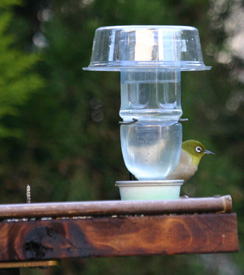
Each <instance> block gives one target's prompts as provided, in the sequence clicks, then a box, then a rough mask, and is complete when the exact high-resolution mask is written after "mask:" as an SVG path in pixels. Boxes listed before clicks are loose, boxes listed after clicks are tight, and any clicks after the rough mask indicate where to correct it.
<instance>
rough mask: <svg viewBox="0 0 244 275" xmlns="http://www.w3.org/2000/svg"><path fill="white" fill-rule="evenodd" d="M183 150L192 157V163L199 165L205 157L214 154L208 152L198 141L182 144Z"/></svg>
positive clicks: (191, 140) (192, 140)
mask: <svg viewBox="0 0 244 275" xmlns="http://www.w3.org/2000/svg"><path fill="white" fill-rule="evenodd" d="M182 149H183V150H184V151H185V152H187V153H188V154H190V155H191V157H192V162H193V163H194V164H195V165H198V164H199V162H200V160H201V159H202V157H203V156H205V155H209V154H213V155H214V153H213V152H211V151H209V150H206V148H205V146H204V145H203V144H202V143H201V142H200V141H197V140H194V139H189V140H186V141H184V142H183V143H182Z"/></svg>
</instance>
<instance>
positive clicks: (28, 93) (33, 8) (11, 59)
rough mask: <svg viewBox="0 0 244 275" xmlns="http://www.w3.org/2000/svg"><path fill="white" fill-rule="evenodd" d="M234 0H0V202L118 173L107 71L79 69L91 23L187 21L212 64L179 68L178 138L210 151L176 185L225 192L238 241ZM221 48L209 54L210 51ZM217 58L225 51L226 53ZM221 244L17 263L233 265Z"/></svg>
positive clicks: (103, 183) (58, 196) (194, 269)
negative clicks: (217, 250)
mask: <svg viewBox="0 0 244 275" xmlns="http://www.w3.org/2000/svg"><path fill="white" fill-rule="evenodd" d="M236 5H239V6H240V8H243V7H242V5H243V3H242V2H241V1H239V0H235V1H228V0H224V1H213V0H212V1H207V0H194V1H193V0H184V1H175V0H171V1H169V0H150V1H146V0H131V1H130V0H113V1H111V0H103V1H99V0H79V1H78V0H59V1H58V0H56V1H55V0H54V1H48V0H46V1H45V0H36V1H31V0H25V1H24V0H23V1H22V2H20V3H19V1H16V0H15V1H14V0H4V1H1V3H0V188H1V193H0V201H1V203H11V202H24V201H25V186H26V184H31V186H32V197H33V200H34V201H42V202H44V201H71V200H106V199H118V192H117V190H116V189H115V187H114V182H115V180H118V179H127V178H128V175H127V171H126V169H125V167H124V164H123V160H122V155H121V150H120V141H119V126H118V120H119V116H118V111H119V105H120V96H119V74H117V73H110V72H85V71H82V70H81V68H82V67H84V66H87V65H88V63H89V59H90V53H91V47H92V39H93V35H94V31H95V29H96V28H97V27H100V26H105V25H131V24H145V25H147V24H155V25H167V24H169V25H170V24H171V25H192V26H195V27H197V28H198V29H199V32H200V37H201V43H202V49H203V52H204V59H205V63H206V64H208V65H212V66H213V69H212V70H211V71H206V72H187V73H183V74H182V78H183V87H182V91H183V93H182V105H183V110H184V117H189V118H190V121H189V122H186V123H184V139H187V138H196V139H199V140H201V141H203V143H205V144H206V145H207V147H208V148H209V149H210V150H212V151H215V152H216V156H215V157H209V158H206V159H204V160H203V161H202V163H201V167H200V169H199V172H198V173H197V175H196V176H195V177H194V178H193V179H192V180H191V181H190V182H189V183H188V184H187V185H186V186H185V187H184V192H185V193H189V194H190V196H212V195H224V194H231V195H232V197H233V201H234V210H235V211H236V212H237V213H238V221H239V236H240V241H241V249H242V246H243V240H242V236H243V231H244V218H243V216H242V214H241V213H242V211H243V210H244V206H243V199H244V198H243V185H242V180H243V169H242V165H241V164H242V163H241V160H242V156H243V154H244V145H243V122H242V117H243V108H241V107H243V94H242V95H241V91H242V90H243V79H241V78H240V77H239V75H240V73H241V72H242V74H243V56H242V57H241V56H238V55H237V54H235V53H234V52H233V51H232V50H231V48H230V47H228V45H227V43H226V41H227V39H228V38H229V36H230V35H231V34H230V33H228V32H227V30H226V22H227V21H228V19H229V17H230V16H231V14H232V12H233V7H234V6H236ZM221 54H222V55H223V54H224V55H225V56H229V59H225V60H224V61H221V58H219V56H220V55H221ZM226 60H227V61H226ZM243 263H244V262H243V252H242V250H241V251H240V252H239V253H236V254H231V255H180V256H153V257H151V256H150V257H128V258H126V257H122V258H109V259H102V258H101V259H85V260H76V261H64V262H63V263H61V266H60V267H59V268H56V269H55V268H54V269H52V270H46V271H45V270H44V271H43V270H39V271H38V270H22V274H89V275H93V274H94V275H95V274H117V275H118V274H135V275H136V274H145V275H148V274H183V275H184V274H198V275H201V274H206V273H207V274H221V275H222V274H231V275H232V274H243V273H244V264H243Z"/></svg>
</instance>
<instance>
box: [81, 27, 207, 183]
mask: <svg viewBox="0 0 244 275" xmlns="http://www.w3.org/2000/svg"><path fill="white" fill-rule="evenodd" d="M85 69H86V70H91V71H120V73H121V108H120V116H121V118H122V119H123V123H124V125H121V147H122V154H123V158H124V161H125V165H126V167H127V168H128V170H129V171H130V172H131V173H132V174H134V175H135V176H136V178H137V179H139V180H162V179H165V178H166V177H167V175H168V174H169V173H170V171H172V170H173V169H174V168H175V167H176V165H177V163H178V161H179V156H180V152H181V141H182V127H181V124H180V123H178V121H179V119H180V117H181V115H182V109H181V90H180V74H181V71H201V70H209V69H210V67H208V66H205V64H204V62H203V58H202V52H201V44H200V39H199V34H198V30H197V29H196V28H194V27H191V26H152V25H151V26H143V25H135V26H107V27H101V28H98V29H97V30H96V33H95V37H94V41H93V48H92V55H91V62H90V64H89V66H88V67H87V68H85ZM111 107H112V106H111Z"/></svg>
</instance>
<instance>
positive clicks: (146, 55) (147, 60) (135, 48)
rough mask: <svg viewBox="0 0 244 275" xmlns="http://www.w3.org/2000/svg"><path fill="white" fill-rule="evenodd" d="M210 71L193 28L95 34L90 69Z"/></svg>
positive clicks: (138, 28) (113, 30)
mask: <svg viewBox="0 0 244 275" xmlns="http://www.w3.org/2000/svg"><path fill="white" fill-rule="evenodd" d="M135 68H136V69H139V70H140V69H143V70H148V69H149V70H151V69H152V68H158V69H160V68H161V69H180V70H181V71H194V70H196V71H197V70H208V69H210V67H208V66H205V64H204V63H203V58H202V51H201V44H200V39H199V34H198V30H197V29H196V28H194V27H190V26H167V25H164V26H153V25H152V26H144V25H135V26H133V25H132V26H111V27H101V28H98V29H97V30H96V32H95V37H94V40H93V48H92V56H91V62H90V65H89V66H88V67H87V68H84V69H86V70H94V71H99V70H101V71H121V70H123V69H127V70H128V69H132V70H133V69H135Z"/></svg>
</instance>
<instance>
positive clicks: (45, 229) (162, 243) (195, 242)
mask: <svg viewBox="0 0 244 275" xmlns="http://www.w3.org/2000/svg"><path fill="white" fill-rule="evenodd" d="M236 228H237V223H236V215H235V214H233V213H232V214H195V215H194V214H193V215H153V216H132V215H130V216H116V217H91V218H83V219H81V218H78V217H77V218H76V219H71V218H67V219H53V220H46V221H43V220H39V221H38V220H37V221H26V222H23V221H21V222H1V223H0V261H1V262H3V261H4V262H6V261H30V260H33V261H34V260H50V259H62V258H75V257H94V256H104V257H105V256H122V255H126V256H129V255H152V254H180V253H214V252H232V251H237V250H238V238H237V229H236Z"/></svg>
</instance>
